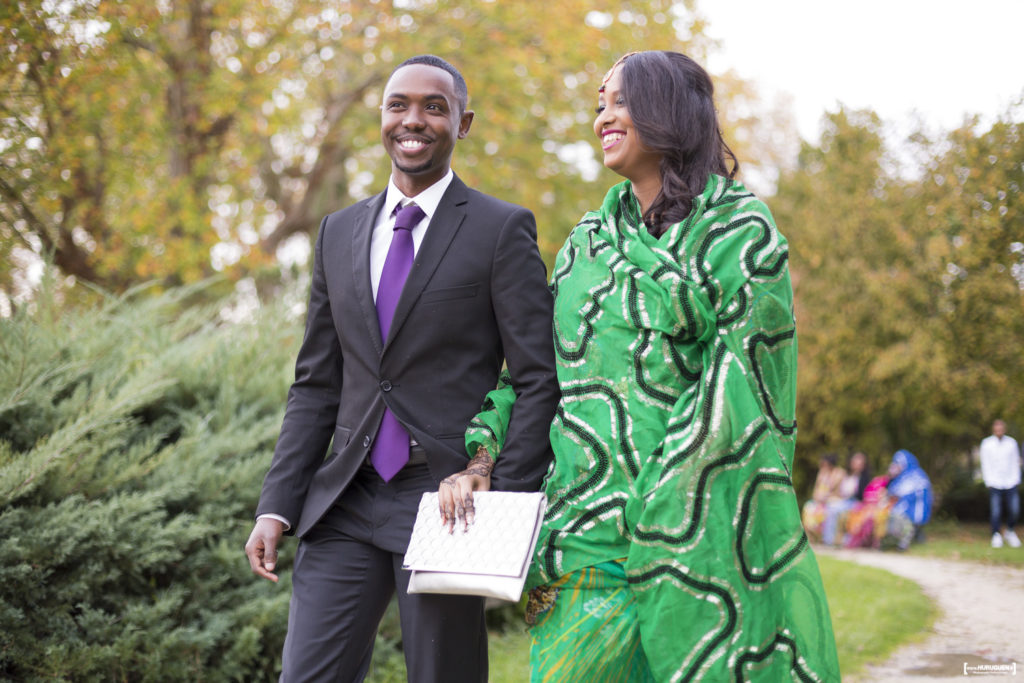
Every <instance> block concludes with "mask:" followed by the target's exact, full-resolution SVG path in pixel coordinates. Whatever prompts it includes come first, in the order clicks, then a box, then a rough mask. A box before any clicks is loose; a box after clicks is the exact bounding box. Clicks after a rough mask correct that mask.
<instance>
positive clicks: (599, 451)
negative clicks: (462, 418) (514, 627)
mask: <svg viewBox="0 0 1024 683" xmlns="http://www.w3.org/2000/svg"><path fill="white" fill-rule="evenodd" d="M787 259H788V250H787V245H786V241H785V239H784V238H783V237H782V235H780V234H779V232H778V231H777V230H776V228H775V225H774V223H773V221H772V218H771V215H770V213H769V212H768V209H767V207H766V206H765V205H764V204H763V203H762V202H760V201H759V200H757V199H756V198H755V197H754V196H753V195H752V194H750V192H748V191H747V190H746V189H745V188H744V187H743V186H742V185H740V184H739V183H737V182H734V181H731V180H727V179H725V178H722V177H719V176H712V177H711V178H710V179H709V181H708V184H707V187H706V189H705V191H704V192H703V194H701V195H700V196H699V197H697V198H695V199H694V206H693V210H692V212H691V213H690V215H689V217H688V218H687V219H686V220H684V221H682V222H680V223H678V224H676V225H673V226H671V227H669V228H668V230H667V231H666V232H665V233H664V234H663V235H662V236H661V237H660V238H655V237H654V236H652V235H651V234H650V233H648V231H647V230H646V229H645V228H644V225H643V223H642V221H641V219H640V208H639V205H638V203H637V201H636V198H635V196H634V195H633V193H632V190H631V186H630V183H629V182H628V181H627V182H623V183H621V184H619V185H616V186H615V187H613V188H611V190H610V191H609V192H608V194H607V196H606V197H605V201H604V204H603V205H602V207H601V209H600V210H599V211H596V212H590V213H587V214H586V215H585V216H584V217H583V219H582V220H581V221H580V222H579V224H577V226H576V227H575V228H574V229H573V231H572V233H571V234H570V235H569V238H568V240H567V241H566V243H565V245H564V246H563V247H562V250H561V251H560V253H559V255H558V258H557V260H556V263H555V269H554V272H553V275H552V286H553V288H554V292H555V323H554V332H555V334H554V337H555V345H556V352H557V358H558V379H559V384H560V386H561V391H562V400H561V402H560V404H559V406H558V412H557V415H556V417H555V421H554V423H553V425H552V428H551V443H552V447H553V449H554V453H555V462H554V465H553V467H552V469H551V471H550V472H549V474H548V478H547V481H546V491H547V495H548V499H549V507H548V511H547V514H546V515H545V523H544V528H543V530H542V533H541V538H540V541H539V542H538V545H537V550H536V557H535V562H534V565H533V567H532V570H531V577H530V584H531V585H538V584H545V583H549V582H551V581H552V580H554V579H555V578H557V577H559V576H562V575H564V574H567V573H569V572H571V571H573V570H576V569H578V568H581V567H586V566H592V565H595V564H598V563H600V562H605V561H609V560H615V559H622V558H625V559H626V570H627V576H628V579H629V582H630V585H631V586H632V588H633V591H634V593H635V595H636V598H637V601H638V604H639V612H640V622H641V623H640V628H641V637H642V640H643V644H644V650H645V652H646V653H647V655H648V660H649V661H650V664H651V667H652V669H653V671H654V673H655V675H656V676H657V678H658V680H665V681H669V680H672V681H675V680H691V679H699V678H706V679H708V680H715V681H718V680H741V679H750V678H753V679H756V680H772V681H777V680H788V679H790V678H792V679H794V680H807V681H811V680H827V681H831V680H838V679H839V671H838V664H837V661H836V650H835V643H834V640H833V636H832V628H831V621H830V617H829V612H828V606H827V604H826V602H825V595H824V591H823V588H822V584H821V578H820V576H819V573H818V567H817V563H816V561H815V559H814V556H813V554H812V553H811V551H810V549H809V547H808V543H807V537H806V536H805V535H804V532H803V529H802V527H801V525H800V513H799V509H798V507H797V503H796V498H795V495H794V492H793V488H792V483H791V480H790V468H791V466H792V462H793V448H794V440H795V432H796V422H795V416H794V412H795V403H796V401H795V391H796V349H797V347H796V337H795V329H794V321H793V306H792V304H793V295H792V287H791V285H790V280H789V270H788V267H787ZM503 393H504V396H505V398H501V395H502V394H503ZM509 393H510V390H509V389H508V388H506V389H504V390H498V391H496V392H495V394H494V396H493V397H492V401H491V402H490V403H488V407H492V408H495V410H492V411H490V413H489V414H488V413H487V412H486V411H485V413H483V414H481V416H480V417H479V418H478V421H477V422H475V425H476V427H475V428H471V430H470V434H469V435H468V437H467V441H470V442H472V443H474V447H475V444H476V443H485V444H489V445H491V446H492V448H493V447H494V446H495V445H500V444H494V443H493V442H492V438H493V437H489V436H488V435H489V434H493V431H492V430H496V431H498V432H500V431H501V430H500V427H498V426H497V424H498V423H500V422H502V421H503V419H502V420H496V418H495V414H496V413H501V412H503V410H502V408H504V409H506V410H507V408H508V398H507V397H508V395H509ZM486 424H489V425H490V427H485V425H486ZM499 436H500V434H499ZM500 440H501V439H500V438H499V439H498V441H500ZM470 452H474V451H473V450H471V451H470ZM492 452H493V450H492Z"/></svg>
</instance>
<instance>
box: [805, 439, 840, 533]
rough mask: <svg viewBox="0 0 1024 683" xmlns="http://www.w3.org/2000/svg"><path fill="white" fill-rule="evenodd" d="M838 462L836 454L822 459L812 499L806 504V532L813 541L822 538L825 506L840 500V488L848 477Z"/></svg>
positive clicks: (829, 454)
mask: <svg viewBox="0 0 1024 683" xmlns="http://www.w3.org/2000/svg"><path fill="white" fill-rule="evenodd" d="M838 461H839V458H838V457H837V456H836V454H835V453H826V454H825V455H823V456H822V457H821V462H820V463H819V464H818V476H817V478H816V479H815V480H814V490H813V491H812V492H811V499H810V500H808V501H807V502H806V503H804V509H803V524H804V530H805V531H806V532H807V535H808V536H810V537H811V538H812V539H820V538H821V528H822V524H823V522H824V521H825V506H826V505H827V504H828V503H829V502H834V501H837V500H839V486H840V484H842V482H843V478H844V477H845V476H846V470H844V469H843V468H842V467H839V465H837V464H836V463H837V462H838Z"/></svg>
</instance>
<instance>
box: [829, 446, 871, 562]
mask: <svg viewBox="0 0 1024 683" xmlns="http://www.w3.org/2000/svg"><path fill="white" fill-rule="evenodd" d="M870 481H871V470H870V468H869V467H868V456H866V455H864V454H863V453H861V452H860V451H857V452H855V453H853V455H851V456H850V459H849V460H848V461H847V470H846V474H845V476H843V480H842V481H841V482H840V483H839V488H838V490H837V491H836V497H835V498H833V499H831V500H829V501H827V502H826V503H825V515H824V520H823V521H822V524H821V540H822V542H823V543H824V544H825V545H837V544H839V543H840V542H841V541H842V540H843V539H842V535H841V533H840V532H841V531H842V529H843V528H844V527H845V522H846V515H847V513H848V512H850V510H853V509H854V508H855V507H856V506H857V505H858V504H859V503H860V502H861V501H863V500H864V490H865V489H866V488H867V485H868V482H870Z"/></svg>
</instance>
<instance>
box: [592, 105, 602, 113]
mask: <svg viewBox="0 0 1024 683" xmlns="http://www.w3.org/2000/svg"><path fill="white" fill-rule="evenodd" d="M603 111H604V105H603V104H599V105H597V109H595V110H594V113H595V114H600V113H601V112H603Z"/></svg>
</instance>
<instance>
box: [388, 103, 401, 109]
mask: <svg viewBox="0 0 1024 683" xmlns="http://www.w3.org/2000/svg"><path fill="white" fill-rule="evenodd" d="M402 106H403V105H402V103H401V102H388V105H387V108H388V109H400V108H401V107H402Z"/></svg>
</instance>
